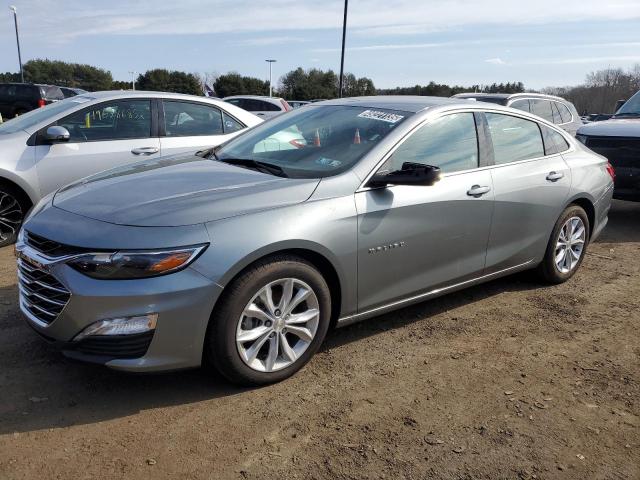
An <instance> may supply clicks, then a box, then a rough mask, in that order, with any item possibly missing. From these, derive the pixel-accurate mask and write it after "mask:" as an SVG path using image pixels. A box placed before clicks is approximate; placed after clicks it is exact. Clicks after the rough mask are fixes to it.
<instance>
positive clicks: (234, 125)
mask: <svg viewBox="0 0 640 480" xmlns="http://www.w3.org/2000/svg"><path fill="white" fill-rule="evenodd" d="M222 119H223V122H224V133H233V132H237V131H238V130H242V129H243V128H245V125H243V124H242V123H240V122H239V121H238V120H236V119H235V118H233V117H232V116H230V115H229V114H228V113H226V112H222Z"/></svg>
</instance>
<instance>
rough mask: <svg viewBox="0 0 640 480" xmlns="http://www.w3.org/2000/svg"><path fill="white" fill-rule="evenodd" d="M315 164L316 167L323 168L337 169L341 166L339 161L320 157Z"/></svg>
mask: <svg viewBox="0 0 640 480" xmlns="http://www.w3.org/2000/svg"><path fill="white" fill-rule="evenodd" d="M316 163H317V164H318V165H322V166H323V167H333V168H336V167H339V166H340V165H342V162H341V161H340V160H332V159H330V158H325V157H320V158H318V159H317V160H316Z"/></svg>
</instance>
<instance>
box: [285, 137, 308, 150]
mask: <svg viewBox="0 0 640 480" xmlns="http://www.w3.org/2000/svg"><path fill="white" fill-rule="evenodd" d="M289 143H290V144H291V145H293V146H294V147H296V148H304V147H306V146H307V141H306V140H305V139H303V138H296V139H294V140H289Z"/></svg>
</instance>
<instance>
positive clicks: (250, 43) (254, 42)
mask: <svg viewBox="0 0 640 480" xmlns="http://www.w3.org/2000/svg"><path fill="white" fill-rule="evenodd" d="M307 41H309V40H308V39H306V38H304V37H292V36H282V37H256V38H247V39H244V40H240V41H237V42H233V45H237V46H239V47H263V46H264V47H266V46H269V45H284V44H286V43H292V42H296V43H298V42H307Z"/></svg>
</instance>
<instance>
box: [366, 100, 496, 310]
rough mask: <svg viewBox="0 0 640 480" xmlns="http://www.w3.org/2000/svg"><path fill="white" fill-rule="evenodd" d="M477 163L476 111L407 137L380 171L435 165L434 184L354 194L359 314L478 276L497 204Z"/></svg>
mask: <svg viewBox="0 0 640 480" xmlns="http://www.w3.org/2000/svg"><path fill="white" fill-rule="evenodd" d="M479 161H480V155H479V148H478V139H477V133H476V124H475V120H474V115H473V113H456V114H449V115H445V116H442V117H440V118H438V119H436V120H434V121H432V122H430V123H428V124H425V125H424V126H422V127H420V128H418V129H417V130H415V131H414V132H413V133H412V134H410V135H409V137H408V138H406V139H405V141H404V142H403V143H402V144H401V145H400V146H399V147H398V149H397V150H396V151H395V152H394V153H393V155H392V156H391V157H390V158H389V160H387V162H385V164H384V165H382V167H381V168H380V170H379V171H384V170H388V171H394V170H399V169H401V167H402V165H403V164H404V163H405V162H413V163H422V164H427V165H434V166H437V167H440V169H441V170H442V172H443V177H442V178H441V180H440V181H439V182H437V183H436V184H434V185H432V186H406V185H395V186H388V187H385V188H376V189H368V190H364V191H359V192H357V193H356V195H355V200H356V208H357V211H358V308H359V311H360V312H363V311H366V310H368V309H371V308H375V307H377V306H381V305H385V304H389V303H392V302H394V301H401V300H403V299H405V298H409V297H412V296H416V295H420V294H422V293H425V292H429V291H431V290H433V289H436V288H440V287H443V286H447V285H452V284H456V283H460V282H463V281H465V280H468V279H471V278H475V277H478V276H481V275H482V272H483V270H484V267H485V260H486V251H487V241H488V239H489V232H490V227H491V216H492V212H493V206H494V202H493V184H492V179H491V174H490V173H489V171H488V170H486V169H479V168H478V167H479Z"/></svg>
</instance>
